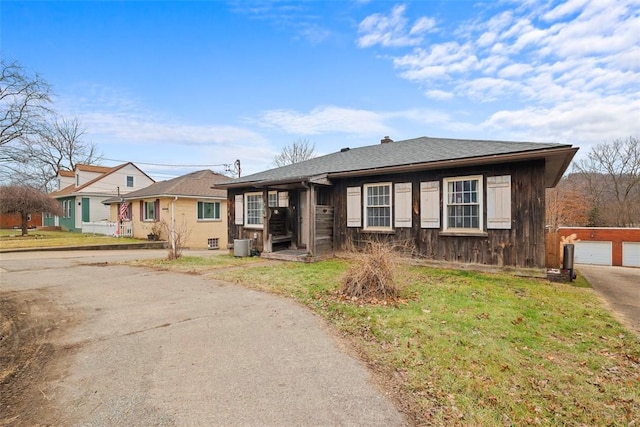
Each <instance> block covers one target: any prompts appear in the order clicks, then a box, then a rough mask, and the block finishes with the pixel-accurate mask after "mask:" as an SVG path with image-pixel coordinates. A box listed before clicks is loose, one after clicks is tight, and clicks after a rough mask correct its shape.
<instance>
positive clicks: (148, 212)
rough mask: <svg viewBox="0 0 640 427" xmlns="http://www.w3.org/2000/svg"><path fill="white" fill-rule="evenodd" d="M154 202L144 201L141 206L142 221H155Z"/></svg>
mask: <svg viewBox="0 0 640 427" xmlns="http://www.w3.org/2000/svg"><path fill="white" fill-rule="evenodd" d="M156 207H157V206H156V202H155V201H151V202H147V201H145V202H144V204H143V217H142V219H143V220H144V221H155V220H156V214H157V212H156Z"/></svg>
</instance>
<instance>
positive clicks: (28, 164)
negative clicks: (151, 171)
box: [1, 117, 101, 192]
mask: <svg viewBox="0 0 640 427" xmlns="http://www.w3.org/2000/svg"><path fill="white" fill-rule="evenodd" d="M84 134H85V129H84V128H83V127H82V124H81V123H80V121H79V120H78V119H77V118H73V119H66V118H59V117H50V118H49V119H48V121H46V122H43V123H42V124H41V126H40V129H39V130H38V132H37V133H36V134H34V135H29V136H28V137H22V138H19V139H16V141H14V143H12V144H10V146H9V147H8V150H6V153H5V155H6V156H8V157H9V159H10V161H9V163H7V164H3V166H2V168H1V171H2V174H3V175H5V177H6V176H10V178H8V180H9V181H10V182H15V181H19V182H21V183H28V184H29V185H31V186H34V187H37V188H40V189H41V190H43V191H47V192H48V191H51V190H52V189H53V181H54V179H55V177H56V176H57V174H58V171H59V170H73V169H74V168H75V166H76V164H78V163H81V164H95V163H97V162H99V161H100V159H101V155H100V154H99V153H98V149H97V147H96V146H95V145H94V144H93V143H87V142H85V141H83V136H84Z"/></svg>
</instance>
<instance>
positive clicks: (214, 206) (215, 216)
mask: <svg viewBox="0 0 640 427" xmlns="http://www.w3.org/2000/svg"><path fill="white" fill-rule="evenodd" d="M198 220H199V221H216V220H220V202H198Z"/></svg>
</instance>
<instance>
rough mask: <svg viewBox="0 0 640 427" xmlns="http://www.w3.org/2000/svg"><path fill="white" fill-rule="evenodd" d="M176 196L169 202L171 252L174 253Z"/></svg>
mask: <svg viewBox="0 0 640 427" xmlns="http://www.w3.org/2000/svg"><path fill="white" fill-rule="evenodd" d="M177 201H178V196H175V198H174V199H173V200H172V201H171V252H172V253H174V254H175V253H176V202H177Z"/></svg>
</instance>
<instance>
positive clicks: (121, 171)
mask: <svg viewBox="0 0 640 427" xmlns="http://www.w3.org/2000/svg"><path fill="white" fill-rule="evenodd" d="M57 179H58V190H57V191H54V192H52V193H50V194H49V195H50V196H51V197H53V198H54V199H57V200H58V201H59V203H60V206H61V207H62V212H63V213H62V216H60V217H57V216H56V217H45V219H44V225H53V226H60V227H62V229H63V230H69V231H82V223H83V222H99V221H108V220H109V206H105V205H104V204H103V203H102V202H103V201H104V200H106V199H108V198H111V197H114V196H122V195H124V194H127V193H130V192H132V191H137V190H140V189H142V188H145V187H147V186H149V185H151V184H153V183H154V182H155V181H154V180H153V179H152V178H151V177H149V176H148V175H147V174H146V173H144V172H143V171H142V170H141V169H140V168H138V167H137V166H136V165H134V164H133V163H131V162H129V163H124V164H122V165H119V166H114V167H106V166H94V165H81V164H79V165H76V167H75V169H74V170H73V171H63V170H61V171H59V172H58V177H57Z"/></svg>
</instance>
